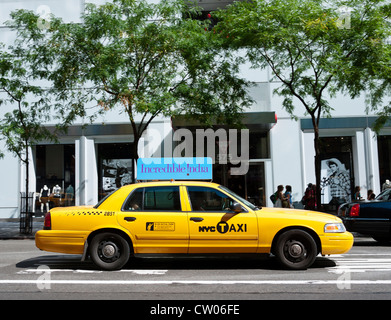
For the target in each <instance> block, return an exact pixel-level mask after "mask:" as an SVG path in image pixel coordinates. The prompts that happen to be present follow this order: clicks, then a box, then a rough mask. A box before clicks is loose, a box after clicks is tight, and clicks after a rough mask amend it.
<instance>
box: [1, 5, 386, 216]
mask: <svg viewBox="0 0 391 320" xmlns="http://www.w3.org/2000/svg"><path fill="white" fill-rule="evenodd" d="M89 2H95V3H97V4H100V3H102V2H103V1H89ZM216 3H218V4H221V1H218V0H216ZM208 5H210V7H208V8H205V9H206V10H210V9H213V6H216V4H213V3H212V1H210V3H208ZM0 6H1V10H0V26H1V27H0V42H2V43H5V44H6V45H8V44H11V43H12V42H13V39H14V36H15V35H14V34H13V33H12V32H11V31H10V29H9V28H7V27H6V26H5V24H4V22H5V21H6V20H8V19H9V13H10V12H11V11H13V10H15V9H20V8H23V9H30V10H34V11H37V10H50V12H51V13H53V14H54V15H56V16H60V17H62V18H63V19H64V20H65V21H69V22H79V21H80V14H81V12H82V11H83V10H84V6H85V1H82V0H70V1H59V0H46V1H42V0H40V1H31V0H26V1H16V2H15V1H8V0H5V1H4V0H0ZM242 74H243V75H244V76H245V77H246V79H247V80H250V81H252V82H253V83H254V87H253V88H252V89H251V91H250V93H251V95H252V97H253V98H254V100H255V103H254V104H253V106H252V107H251V108H249V109H248V110H247V111H246V114H245V117H244V124H245V125H246V126H247V127H248V128H249V130H250V131H249V132H250V137H249V140H250V144H249V145H250V152H249V159H250V160H249V171H248V173H247V174H246V175H242V176H233V175H231V174H230V165H229V164H224V163H219V162H218V161H216V163H215V165H214V179H213V180H214V181H215V182H218V183H222V184H224V185H227V186H228V187H230V188H231V189H232V190H234V191H235V192H237V193H239V194H240V195H242V196H243V197H246V198H247V199H249V200H250V201H253V202H254V203H256V204H258V205H268V206H271V205H272V203H271V201H270V199H269V196H270V195H271V194H272V193H273V192H274V191H275V190H276V189H277V186H278V185H280V184H282V185H284V186H285V185H291V186H292V190H293V192H292V194H293V199H294V201H295V202H297V205H298V206H300V205H299V203H298V202H300V200H301V197H302V195H303V193H304V191H305V189H306V187H307V184H308V183H314V182H315V166H314V146H313V136H314V135H313V130H312V125H311V120H310V119H309V118H308V117H306V116H305V114H304V110H303V108H302V107H301V106H300V105H299V104H298V105H297V109H296V115H297V116H298V117H299V120H298V121H295V120H292V119H291V117H290V115H289V114H288V113H287V112H286V111H285V110H284V109H283V108H282V98H281V97H278V96H274V95H273V90H274V89H275V88H276V87H278V86H279V85H280V83H278V82H272V81H271V80H270V79H271V76H270V72H269V70H267V69H265V70H254V69H251V68H250V67H249V65H244V66H243V68H242ZM0 94H1V93H0ZM330 101H331V102H330V105H331V106H332V107H333V108H334V110H335V111H333V113H332V117H331V118H327V119H326V118H325V119H322V120H321V123H320V135H321V137H322V144H323V152H322V159H323V160H324V161H322V176H323V177H324V178H325V179H324V189H323V195H322V197H323V201H322V202H323V203H326V204H327V203H329V202H330V201H331V200H332V195H331V194H330V185H329V184H328V182H327V178H328V176H329V175H330V174H331V171H330V167H329V165H328V164H329V162H328V161H329V160H330V159H337V160H338V161H339V166H340V170H342V169H343V170H344V171H346V172H347V173H348V175H349V182H350V190H351V194H353V190H354V187H355V186H360V187H361V195H362V197H366V192H367V190H369V189H371V190H373V191H374V193H375V194H378V193H379V192H380V191H381V185H382V184H383V183H384V181H385V180H386V179H390V180H391V161H390V157H391V127H385V128H384V129H383V130H382V132H381V134H380V135H379V136H376V135H375V134H374V132H373V131H372V129H371V125H372V124H373V121H374V120H375V116H374V115H367V114H366V111H365V110H366V105H365V99H364V97H363V98H362V99H356V100H351V99H349V98H347V97H345V96H342V95H339V96H337V97H336V98H334V99H330ZM10 108H11V106H9V107H7V106H1V107H0V116H2V115H3V114H4V113H5V112H7V111H9V110H10ZM47 125H48V126H50V125H53V124H50V123H49V124H47ZM82 125H83V121H82V120H81V121H80V123H75V124H74V125H73V126H71V127H70V128H69V131H68V134H67V135H64V136H61V137H59V144H53V143H49V142H45V141H42V142H41V143H39V144H37V145H36V146H34V147H33V148H31V162H30V163H31V164H30V186H29V188H30V190H33V191H35V193H36V201H35V202H34V204H35V207H34V212H35V214H36V216H39V215H41V214H43V213H45V212H46V210H47V208H46V205H42V202H39V201H38V198H39V196H40V195H41V196H42V193H43V195H46V194H45V192H46V191H45V189H46V188H44V186H47V188H48V189H50V192H49V194H48V197H49V198H50V202H49V206H50V207H53V206H65V205H94V204H96V203H97V202H98V201H99V200H100V199H101V198H102V197H103V196H104V195H105V194H107V193H108V192H110V191H112V190H114V189H116V188H118V187H119V186H121V185H122V184H126V183H128V182H129V179H131V176H129V175H130V174H131V172H132V170H131V169H132V166H134V161H133V159H134V155H133V154H132V144H133V141H134V137H133V134H132V130H131V126H130V123H129V121H128V119H127V117H126V116H125V115H124V114H118V113H117V112H116V111H115V110H113V111H111V112H109V113H107V114H105V115H104V116H102V117H101V118H99V119H97V120H96V121H95V122H94V124H92V125H88V126H87V127H85V128H84V127H83V126H82ZM178 128H187V129H189V130H190V131H192V132H194V130H196V129H197V128H199V125H197V124H196V123H190V122H186V121H184V120H183V119H180V118H175V119H170V118H164V117H160V118H157V119H156V120H154V121H153V122H152V123H151V125H150V126H149V128H148V132H146V138H147V137H148V136H152V135H153V132H159V133H160V134H159V137H160V138H161V139H160V141H154V142H153V143H152V142H151V143H152V148H154V150H155V151H156V153H160V154H162V155H164V150H166V151H167V149H169V148H171V149H172V147H173V146H174V144H175V143H174V142H173V135H174V133H175V131H176V130H177V129H178ZM1 143H2V142H1ZM1 143H0V144H1ZM216 143H217V142H216ZM144 144H145V141H141V143H140V145H139V151H140V153H142V152H143V150H142V147H143V145H144ZM0 148H1V150H5V149H4V145H0ZM24 172H25V170H24V168H23V165H22V164H21V163H20V161H19V160H18V159H17V158H15V157H13V156H12V155H11V154H10V153H7V152H6V153H5V157H4V158H3V159H0V177H1V181H2V182H3V183H2V184H1V186H0V218H17V217H19V211H20V193H21V192H23V191H24V188H25V187H24V184H25V183H24V181H25V176H24V174H25V173H24ZM57 188H60V189H58V190H57ZM57 191H59V192H58V193H57Z"/></svg>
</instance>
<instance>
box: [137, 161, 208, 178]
mask: <svg viewBox="0 0 391 320" xmlns="http://www.w3.org/2000/svg"><path fill="white" fill-rule="evenodd" d="M212 169H213V168H212V158H210V157H193V158H190V157H183V158H182V157H177V158H139V159H138V160H137V180H172V179H173V180H212V171H213V170H212Z"/></svg>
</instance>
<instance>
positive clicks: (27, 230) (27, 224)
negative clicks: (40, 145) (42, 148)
mask: <svg viewBox="0 0 391 320" xmlns="http://www.w3.org/2000/svg"><path fill="white" fill-rule="evenodd" d="M25 148H26V149H25V152H26V159H25V161H24V163H25V166H26V198H25V208H26V216H25V219H24V230H25V233H26V234H29V233H31V232H32V230H30V219H31V216H30V212H29V174H30V171H29V169H30V168H29V166H30V161H29V145H28V140H26V141H25Z"/></svg>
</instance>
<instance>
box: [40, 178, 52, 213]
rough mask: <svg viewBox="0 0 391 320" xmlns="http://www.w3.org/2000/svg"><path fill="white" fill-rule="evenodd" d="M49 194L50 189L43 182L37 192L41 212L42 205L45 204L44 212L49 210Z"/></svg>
mask: <svg viewBox="0 0 391 320" xmlns="http://www.w3.org/2000/svg"><path fill="white" fill-rule="evenodd" d="M49 195H50V189H49V188H48V186H47V185H46V184H45V185H44V186H43V187H42V189H41V191H40V193H39V202H40V203H41V212H43V207H44V206H45V205H46V212H49Z"/></svg>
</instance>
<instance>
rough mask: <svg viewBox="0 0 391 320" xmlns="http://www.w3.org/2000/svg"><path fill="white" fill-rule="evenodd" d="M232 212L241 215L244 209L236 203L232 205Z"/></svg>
mask: <svg viewBox="0 0 391 320" xmlns="http://www.w3.org/2000/svg"><path fill="white" fill-rule="evenodd" d="M231 210H232V211H233V212H235V213H240V212H242V211H243V208H242V206H241V205H240V203H237V202H234V203H233V204H232V205H231Z"/></svg>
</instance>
